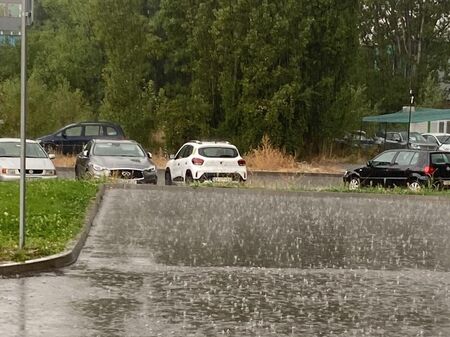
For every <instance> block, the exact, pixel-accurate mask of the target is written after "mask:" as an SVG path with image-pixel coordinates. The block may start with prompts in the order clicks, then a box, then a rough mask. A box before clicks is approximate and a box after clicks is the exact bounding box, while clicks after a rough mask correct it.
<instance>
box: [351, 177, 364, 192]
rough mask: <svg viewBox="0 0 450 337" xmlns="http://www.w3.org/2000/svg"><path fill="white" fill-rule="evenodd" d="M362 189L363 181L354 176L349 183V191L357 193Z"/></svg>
mask: <svg viewBox="0 0 450 337" xmlns="http://www.w3.org/2000/svg"><path fill="white" fill-rule="evenodd" d="M360 187H361V180H360V179H359V177H357V176H353V177H351V178H350V180H349V181H348V189H349V190H350V191H356V190H359V189H360Z"/></svg>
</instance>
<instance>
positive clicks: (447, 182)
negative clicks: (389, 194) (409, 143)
mask: <svg viewBox="0 0 450 337" xmlns="http://www.w3.org/2000/svg"><path fill="white" fill-rule="evenodd" d="M343 178H344V183H346V184H348V187H349V188H350V189H352V190H355V189H358V188H359V187H360V186H376V185H381V186H385V187H393V186H407V187H409V188H410V189H412V190H419V189H420V188H422V187H423V186H433V187H437V188H444V187H450V152H444V151H427V150H410V149H397V150H388V151H384V152H382V153H380V154H379V155H378V156H376V157H375V158H373V159H372V160H369V161H368V162H367V164H366V166H363V167H360V168H357V169H355V170H351V171H346V172H345V174H344V177H343Z"/></svg>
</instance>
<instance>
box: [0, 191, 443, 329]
mask: <svg viewBox="0 0 450 337" xmlns="http://www.w3.org/2000/svg"><path fill="white" fill-rule="evenodd" d="M436 205H439V207H436ZM449 213H450V205H449V204H448V202H446V199H440V198H433V197H429V198H422V197H414V196H412V197H405V196H401V197H390V196H381V197H380V196H378V197H377V196H367V195H361V194H359V195H356V194H355V195H352V194H345V195H340V194H332V193H310V192H307V193H290V192H277V191H273V190H272V191H267V190H259V189H254V190H248V189H213V188H189V187H157V186H156V187H153V186H123V187H120V186H117V187H116V188H110V189H108V190H107V191H106V192H105V195H104V199H103V202H102V205H101V207H100V209H99V212H98V214H97V217H96V219H95V221H94V225H93V227H92V229H91V232H90V235H89V237H88V239H87V242H86V245H85V247H84V249H83V250H82V253H81V255H80V257H79V260H78V261H77V263H75V264H74V265H73V266H71V267H68V268H64V269H62V270H59V271H56V272H47V273H40V274H37V275H33V276H31V277H12V278H4V279H0V332H1V333H0V335H1V336H2V337H9V336H20V337H26V336H74V337H75V336H105V337H106V336H108V337H109V336H180V337H181V336H183V337H184V336H223V335H224V336H449V335H450V306H449V303H450V276H449V275H450V274H449V271H450V244H449V241H450V240H448V238H449V236H450V229H449V226H448V220H447V218H448V214H449Z"/></svg>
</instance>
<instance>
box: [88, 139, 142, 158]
mask: <svg viewBox="0 0 450 337" xmlns="http://www.w3.org/2000/svg"><path fill="white" fill-rule="evenodd" d="M92 154H93V155H95V156H117V157H145V153H144V151H143V150H142V149H141V147H140V146H139V145H137V144H134V143H112V142H111V143H97V144H95V146H94V147H93V149H92Z"/></svg>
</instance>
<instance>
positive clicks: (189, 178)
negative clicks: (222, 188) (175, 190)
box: [165, 141, 247, 185]
mask: <svg viewBox="0 0 450 337" xmlns="http://www.w3.org/2000/svg"><path fill="white" fill-rule="evenodd" d="M205 180H210V181H216V182H230V181H239V182H244V181H246V180H247V166H246V163H245V160H244V159H243V158H242V157H241V155H240V154H239V151H238V149H237V148H236V146H234V145H232V144H230V143H228V142H203V141H190V142H188V143H186V144H184V145H183V146H182V147H181V148H180V149H179V150H178V152H177V153H176V154H175V155H171V156H170V160H169V161H168V162H167V164H166V169H165V183H166V185H171V184H172V183H173V182H177V181H178V182H185V183H191V182H194V181H200V182H202V181H205Z"/></svg>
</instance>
